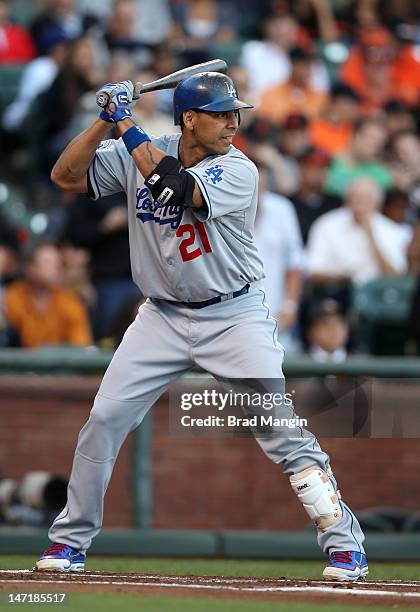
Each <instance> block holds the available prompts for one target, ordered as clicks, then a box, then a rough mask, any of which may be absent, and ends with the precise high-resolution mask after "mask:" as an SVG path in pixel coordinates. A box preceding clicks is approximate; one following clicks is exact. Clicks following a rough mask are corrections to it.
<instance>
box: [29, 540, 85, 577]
mask: <svg viewBox="0 0 420 612" xmlns="http://www.w3.org/2000/svg"><path fill="white" fill-rule="evenodd" d="M85 559H86V555H84V554H83V553H81V552H79V551H78V550H76V549H75V548H72V547H71V546H68V545H67V544H58V543H56V544H52V545H51V546H50V547H49V548H47V550H46V551H45V552H44V553H43V554H42V555H41V556H40V558H39V559H38V561H37V562H36V564H35V569H37V570H42V571H50V572H83V571H84V569H85Z"/></svg>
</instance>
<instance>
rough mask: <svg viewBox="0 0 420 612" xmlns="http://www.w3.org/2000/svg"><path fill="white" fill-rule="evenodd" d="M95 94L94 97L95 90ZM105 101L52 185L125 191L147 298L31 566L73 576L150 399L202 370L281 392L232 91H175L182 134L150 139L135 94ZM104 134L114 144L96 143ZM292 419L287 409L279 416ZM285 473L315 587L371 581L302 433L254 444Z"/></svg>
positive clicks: (116, 94) (251, 188) (196, 86)
mask: <svg viewBox="0 0 420 612" xmlns="http://www.w3.org/2000/svg"><path fill="white" fill-rule="evenodd" d="M102 89H103V88H102ZM105 90H106V91H107V93H108V94H109V97H110V99H111V102H110V103H109V105H108V107H107V110H102V112H101V113H100V116H99V119H98V120H96V121H95V122H94V123H93V124H92V126H91V127H89V128H88V129H87V130H85V131H84V132H82V133H81V134H80V135H79V136H77V137H76V138H75V139H74V140H73V141H72V142H71V143H70V144H69V145H68V147H67V148H66V149H65V151H64V152H63V153H62V155H61V156H60V158H59V159H58V161H57V163H56V165H55V167H54V169H53V171H52V175H51V176H52V180H53V182H54V183H55V184H56V185H57V186H59V187H61V188H62V189H64V190H67V191H74V192H82V193H87V194H89V196H90V197H91V198H93V199H97V198H101V197H103V196H106V195H109V194H112V193H115V192H119V191H122V190H124V191H125V192H126V193H127V200H128V224H129V236H130V252H131V265H132V273H133V278H134V280H135V282H136V283H137V285H138V286H139V288H140V290H141V291H142V293H143V295H145V296H148V299H147V301H146V302H145V303H144V304H143V305H142V306H141V307H140V309H139V312H138V315H137V317H136V319H135V321H134V322H133V323H132V324H131V325H130V327H129V328H128V330H127V332H126V333H125V336H124V338H123V340H122V342H121V344H120V346H119V347H118V349H117V350H116V352H115V354H114V357H113V359H112V361H111V363H110V365H109V367H108V369H107V371H106V373H105V375H104V378H103V380H102V383H101V385H100V388H99V391H98V394H97V396H96V398H95V401H94V405H93V408H92V411H91V413H90V417H89V420H88V421H87V423H86V424H85V426H84V427H83V429H82V430H81V432H80V435H79V439H78V443H77V448H76V452H75V457H74V463H73V468H72V473H71V477H70V482H69V487H68V499H67V505H66V507H65V508H64V510H63V511H62V512H61V513H60V514H59V515H58V517H57V518H56V519H55V521H54V523H53V525H52V526H51V528H50V531H49V537H50V539H51V541H52V542H53V544H52V546H51V547H50V548H49V549H48V550H46V551H45V552H44V554H43V555H42V556H41V557H40V559H39V560H38V561H37V563H36V568H37V569H38V570H57V571H83V569H84V564H85V556H86V551H87V549H88V548H89V546H90V544H91V542H92V538H93V537H94V536H96V535H97V533H98V532H99V531H100V529H101V525H102V516H103V499H104V495H105V491H106V488H107V486H108V483H109V481H110V478H111V474H112V469H113V466H114V463H115V460H116V458H117V455H118V452H119V449H120V447H121V445H122V444H123V442H124V440H125V438H126V436H127V434H128V433H129V432H130V431H132V430H133V429H135V428H136V427H137V426H138V425H139V424H140V423H141V421H142V419H143V417H144V416H145V414H146V413H147V411H148V410H149V409H150V408H151V406H152V405H153V404H154V402H156V400H157V399H158V397H159V396H160V395H161V394H162V393H163V392H164V391H165V390H166V389H167V387H168V386H169V385H170V384H171V383H172V382H173V381H174V380H176V379H177V378H178V377H179V376H180V375H181V374H183V373H184V372H186V371H188V370H190V369H191V368H192V367H193V366H199V367H201V368H203V369H204V370H206V371H207V372H209V373H210V374H212V375H213V376H215V377H216V378H218V379H223V380H226V379H228V380H235V379H242V380H244V379H250V380H251V379H252V380H255V379H258V380H264V379H270V380H275V381H276V380H278V381H279V386H281V385H282V384H283V383H284V378H283V374H282V362H283V355H284V350H283V347H282V346H281V345H280V344H279V343H278V342H277V340H276V338H277V334H276V321H275V319H274V318H272V317H270V313H269V311H268V308H267V306H266V303H265V300H264V289H263V286H262V279H263V277H264V274H263V269H262V264H261V261H260V259H259V257H258V253H257V250H256V247H255V246H254V243H253V238H252V227H253V223H254V218H255V214H256V204H257V185H258V172H257V169H256V167H255V166H254V164H253V163H252V162H251V161H250V160H249V159H248V158H247V157H246V156H245V155H244V154H243V153H242V152H241V151H239V150H238V149H236V148H235V147H234V146H233V145H232V138H233V137H234V135H235V133H236V131H237V129H238V125H239V121H240V116H239V112H240V110H241V109H247V108H252V107H251V105H250V104H246V103H245V102H242V101H240V100H239V99H238V95H237V91H236V88H235V85H234V83H233V81H232V80H231V79H230V78H229V77H227V76H225V75H223V74H220V73H216V72H206V73H200V74H198V75H195V76H191V77H189V78H187V79H185V80H184V81H182V82H181V83H180V84H179V85H178V86H177V88H176V89H175V93H174V120H175V124H179V125H180V126H181V134H172V135H167V136H161V137H159V138H153V137H151V136H149V135H148V134H146V133H145V132H144V131H143V130H142V129H141V127H140V126H137V125H135V124H134V122H133V119H132V114H131V111H130V103H131V101H132V98H133V85H132V83H131V82H129V81H125V82H123V83H117V84H107V85H106V86H105ZM110 124H116V125H117V128H118V131H119V134H120V135H121V137H120V138H119V139H118V140H104V139H105V137H106V134H107V130H108V128H109V126H110ZM292 415H294V412H293V407H292V408H290V407H289V408H286V407H285V408H284V416H289V417H290V416H292ZM257 441H258V443H259V444H260V446H261V448H262V450H263V451H264V452H265V454H266V455H267V456H268V457H269V458H270V459H271V460H272V461H274V462H275V463H276V464H279V465H281V467H282V470H283V472H284V473H285V474H287V475H288V476H289V479H290V484H291V486H292V488H293V490H294V491H295V493H296V495H297V497H298V500H299V501H300V502H301V503H302V504H303V506H304V508H305V510H306V511H307V512H308V514H309V516H310V517H311V519H313V521H314V522H315V525H316V527H317V530H318V543H319V545H320V546H321V548H322V549H323V550H324V551H325V552H326V553H328V554H329V557H330V559H329V564H328V566H327V567H326V568H325V570H324V577H325V578H326V579H332V580H357V579H359V578H362V577H363V576H365V575H366V574H367V572H368V567H367V563H366V557H365V553H364V549H363V545H362V542H363V540H364V536H363V533H362V531H361V529H360V526H359V523H358V522H357V519H356V518H355V516H354V515H353V514H352V512H351V511H350V509H349V508H348V507H347V506H346V504H345V503H344V502H343V501H341V499H340V493H339V491H338V488H337V484H336V482H335V479H334V477H333V474H332V471H331V468H330V464H329V463H330V462H329V457H328V456H327V455H326V454H325V453H324V452H323V451H322V450H321V448H320V446H319V444H318V442H317V441H316V439H315V438H314V436H312V435H311V434H309V432H305V431H304V430H302V429H300V428H299V432H298V433H297V434H296V435H293V436H290V435H279V436H266V437H264V436H262V437H257Z"/></svg>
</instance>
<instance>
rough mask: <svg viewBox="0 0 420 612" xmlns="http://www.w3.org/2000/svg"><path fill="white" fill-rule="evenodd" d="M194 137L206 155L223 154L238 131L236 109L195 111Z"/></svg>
mask: <svg viewBox="0 0 420 612" xmlns="http://www.w3.org/2000/svg"><path fill="white" fill-rule="evenodd" d="M194 114H195V121H194V138H195V140H196V143H197V145H199V146H200V147H202V148H203V150H205V151H206V153H207V154H208V155H225V154H226V153H227V152H228V151H229V147H230V145H231V144H232V139H233V137H234V136H235V134H236V132H237V131H238V126H239V113H238V111H234V110H231V111H223V112H219V113H213V112H206V111H195V112H194Z"/></svg>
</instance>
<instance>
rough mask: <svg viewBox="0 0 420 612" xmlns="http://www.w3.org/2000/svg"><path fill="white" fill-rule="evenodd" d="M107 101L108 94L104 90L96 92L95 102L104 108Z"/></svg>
mask: <svg viewBox="0 0 420 612" xmlns="http://www.w3.org/2000/svg"><path fill="white" fill-rule="evenodd" d="M108 102H109V95H108V93H107V92H106V91H98V93H97V94H96V103H97V105H98V106H100V107H101V108H106V107H107V106H108Z"/></svg>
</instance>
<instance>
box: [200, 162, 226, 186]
mask: <svg viewBox="0 0 420 612" xmlns="http://www.w3.org/2000/svg"><path fill="white" fill-rule="evenodd" d="M222 175H223V168H222V166H220V165H219V164H216V165H215V166H211V167H210V168H207V170H206V171H205V174H204V180H205V181H206V183H210V181H211V182H212V183H213V185H216V184H217V183H220V182H221V181H222V180H223V176H222Z"/></svg>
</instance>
